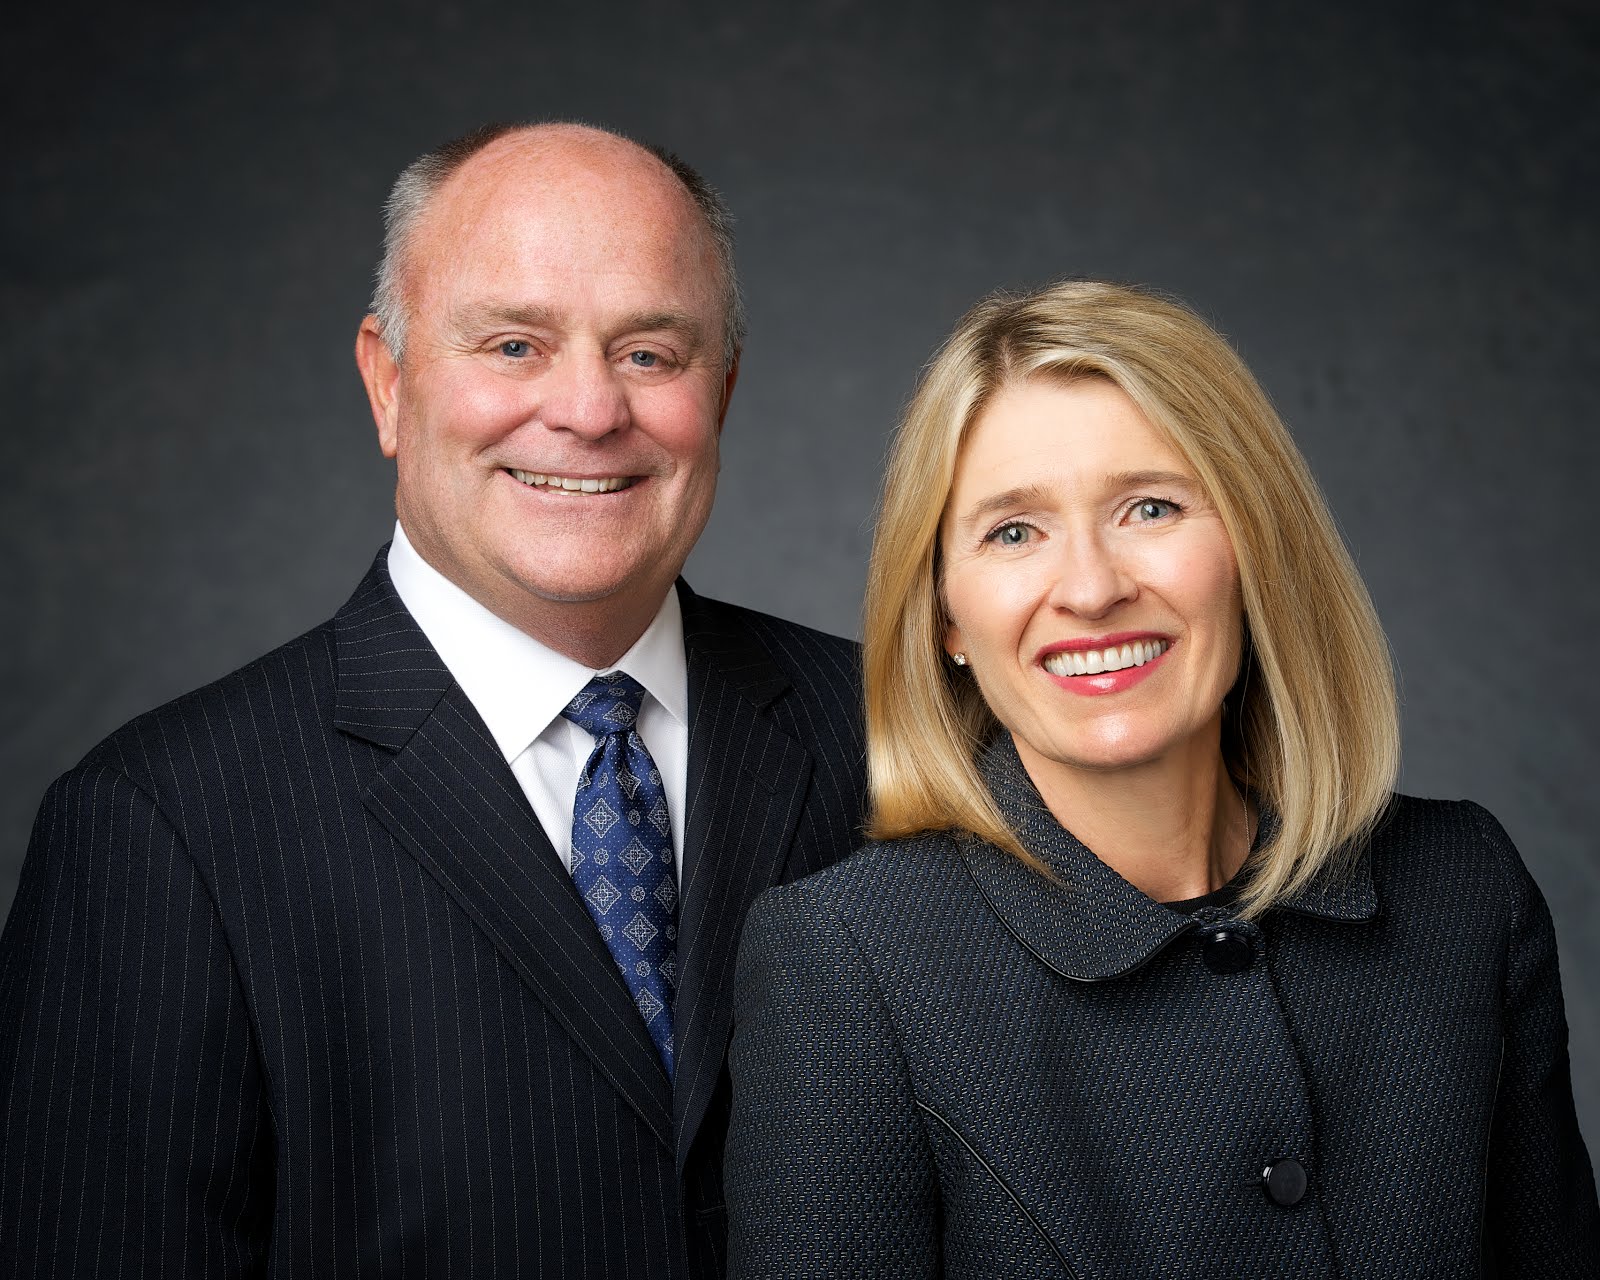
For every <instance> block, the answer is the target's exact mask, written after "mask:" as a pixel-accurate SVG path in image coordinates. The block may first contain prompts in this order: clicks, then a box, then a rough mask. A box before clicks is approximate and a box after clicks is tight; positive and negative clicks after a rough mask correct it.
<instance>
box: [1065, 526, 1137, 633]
mask: <svg viewBox="0 0 1600 1280" xmlns="http://www.w3.org/2000/svg"><path fill="white" fill-rule="evenodd" d="M1058 546H1059V551H1058V553H1057V562H1056V577H1055V581H1054V582H1053V583H1052V585H1051V589H1050V603H1051V605H1052V606H1053V607H1055V608H1057V609H1066V610H1069V611H1070V612H1072V613H1075V614H1077V615H1078V616H1079V617H1080V618H1085V619H1095V618H1103V617H1104V616H1105V615H1106V614H1108V613H1110V612H1111V610H1112V609H1113V608H1115V607H1116V606H1117V605H1119V604H1122V603H1124V602H1126V601H1129V600H1132V599H1133V598H1134V597H1135V596H1137V595H1138V594H1139V588H1138V583H1137V580H1136V578H1135V577H1134V575H1133V574H1132V573H1131V572H1130V571H1129V568H1128V566H1127V565H1126V564H1125V563H1124V562H1123V557H1122V556H1121V555H1119V554H1118V551H1117V548H1116V547H1115V546H1114V545H1112V544H1111V543H1110V542H1109V541H1108V540H1107V539H1105V538H1103V537H1100V536H1099V535H1097V534H1095V533H1091V532H1088V531H1085V532H1083V533H1081V534H1074V535H1070V536H1068V537H1065V538H1062V539H1060V541H1059V543H1058Z"/></svg>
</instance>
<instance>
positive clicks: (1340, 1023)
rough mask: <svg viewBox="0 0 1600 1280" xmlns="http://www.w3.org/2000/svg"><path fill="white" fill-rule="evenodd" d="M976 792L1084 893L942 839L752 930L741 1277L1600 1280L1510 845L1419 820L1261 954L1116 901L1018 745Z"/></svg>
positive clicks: (743, 973) (1453, 823)
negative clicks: (1291, 1176)
mask: <svg viewBox="0 0 1600 1280" xmlns="http://www.w3.org/2000/svg"><path fill="white" fill-rule="evenodd" d="M984 769H985V773H986V776H987V777H988V779H989V782H990V785H991V787H992V788H993V790H994V792H995V794H996V797H997V799H998V800H999V801H1000V803H1001V806H1002V808H1003V809H1004V810H1005V811H1006V812H1007V814H1008V816H1009V817H1010V818H1011V820H1012V821H1013V823H1014V824H1015V826H1016V829H1017V830H1018V831H1019V833H1020V834H1021V836H1022V838H1023V841H1024V844H1025V845H1026V846H1027V847H1028V848H1029V850H1030V851H1031V852H1033V853H1034V854H1036V855H1037V856H1038V857H1040V858H1041V859H1042V860H1043V861H1044V862H1046V863H1047V864H1048V865H1049V866H1051V867H1052V868H1053V869H1054V870H1055V871H1056V872H1057V873H1058V875H1059V877H1060V880H1061V883H1059V884H1053V883H1051V882H1050V881H1048V880H1046V879H1045V878H1044V877H1042V876H1040V875H1038V874H1037V873H1035V872H1032V871H1030V870H1029V869H1027V868H1026V867H1025V866H1023V865H1022V864H1021V863H1020V862H1019V861H1017V860H1016V859H1014V858H1011V857H1009V856H1008V855H1006V854H1003V853H1001V852H1000V851H998V850H995V849H993V848H991V847H988V846H985V845H979V844H974V843H971V842H958V841H957V840H954V839H952V838H950V837H947V836H942V835H932V836H926V837H921V838H916V839H909V840H903V841H897V842H894V843H890V844H883V845H876V846H869V847H868V848H867V849H866V850H864V851H862V852H860V853H858V854H857V855H856V856H854V857H853V858H851V859H849V860H847V861H846V862H844V863H842V864H840V865H839V866H837V867H835V868H833V869H831V870H829V871H825V872H822V873H821V874H819V875H817V876H814V877H811V878H809V879H807V880H804V881H802V882H800V883H797V884H794V885H790V886H787V887H784V888H781V889H776V890H773V891H771V892H769V893H768V894H766V895H765V896H764V897H763V898H762V899H761V900H760V901H759V902H758V903H757V904H756V906H755V908H754V909H753V910H752V912H751V915H750V919H749V923H748V925H747V929H746V934H745V939H744V945H743V949H742V952H741V956H740V963H739V972H738V977H737V981H736V988H735V1022H736V1027H735V1034H734V1044H733V1049H732V1055H731V1064H732V1071H733V1080H734V1109H733V1117H732V1124H731V1131H730V1135H729V1145H728V1157H727V1169H726V1178H727V1190H728V1203H729V1210H730V1214H731V1222H732V1227H731V1235H730V1251H731V1267H732V1272H733V1274H734V1275H736V1276H741V1277H780V1276H781V1277H799V1276H818V1275H827V1276H835V1277H854V1276H860V1277H867V1276H876V1277H883V1276H913V1275H915V1276H930V1275H944V1276H950V1277H957V1276H959V1277H978V1276H996V1275H1006V1276H1017V1277H1024V1276H1063V1275H1066V1276H1072V1277H1077V1280H1091V1278H1092V1280H1112V1278H1113V1277H1115V1278H1117V1280H1128V1278H1130V1277H1163V1278H1164V1280H1183V1278H1187V1277H1196V1278H1198V1277H1241V1276H1267V1275H1294V1276H1345V1277H1363V1278H1373V1280H1376V1278H1381V1277H1394V1278H1395V1280H1402V1278H1404V1280H1419V1278H1421V1277H1440V1278H1441V1280H1442V1278H1443V1277H1451V1278H1452V1280H1454V1278H1457V1277H1471V1276H1479V1275H1497V1276H1501V1277H1512V1276H1515V1277H1528V1278H1529V1280H1534V1278H1538V1280H1559V1278H1562V1277H1571V1278H1572V1280H1579V1278H1583V1280H1594V1277H1596V1276H1597V1275H1600V1220H1597V1211H1596V1202H1595V1189H1594V1179H1593V1174H1592V1172H1591V1169H1590V1165H1589V1161H1588V1158H1587V1155H1586V1153H1585V1151H1584V1148H1583V1145H1582V1141H1581V1139H1580V1137H1579V1134H1578V1130H1577V1124H1576V1120H1575V1117H1574V1114H1573V1108H1572V1097H1571V1083H1570V1077H1569V1072H1568V1065H1567V1054H1566V1026H1565V1022H1564V1020H1563V1014H1562V1005H1561V994H1560V986H1559V980H1558V976H1557V970H1556V953H1555V942H1554V936H1553V933H1552V929H1551V924H1550V918H1549V913H1548V911H1547V909H1546V907H1545V904H1544V902H1543V900H1542V899H1541V897H1540V896H1539V892H1538V889H1537V888H1536V887H1535V886H1534V884H1533V882H1532V880H1531V879H1530V878H1529V876H1528V874H1527V872H1526V870H1525V869H1524V868H1523V865H1522V863H1521V861H1520V859H1519V858H1518V856H1517V854H1516V851H1515V850H1514V849H1513V848H1512V846H1511V844H1510V842H1509V841H1508V840H1507V838H1506V836H1505V834H1504V832H1503V831H1502V830H1501V829H1500V827H1499V826H1498V824H1497V823H1496V822H1495V821H1494V819H1493V818H1492V817H1490V816H1489V815H1488V814H1487V813H1485V812H1484V811H1483V810H1482V809H1480V808H1478V807H1477V806H1475V805H1472V804H1467V803H1440V802H1433V801H1425V800H1416V799H1409V798H1403V797H1402V798H1397V800H1396V802H1395V804H1394V806H1393V808H1392V810H1391V812H1390V814H1389V816H1388V818H1387V820H1386V821H1385V823H1384V824H1383V826H1382V827H1381V829H1380V830H1379V831H1378V833H1377V835H1376V836H1375V837H1374V839H1373V841H1372V843H1371V846H1370V849H1369V850H1368V851H1367V853H1366V854H1365V855H1364V857H1363V859H1362V860H1361V861H1360V862H1359V863H1358V865H1357V867H1356V870H1355V872H1354V873H1353V874H1352V875H1350V876H1348V877H1347V878H1344V879H1342V880H1336V881H1335V880H1330V881H1325V882H1322V883H1319V884H1315V885H1313V886H1312V887H1311V888H1310V889H1308V890H1306V891H1305V892H1303V893H1301V894H1300V895H1298V896H1297V897H1295V898H1293V899H1291V900H1289V901H1287V902H1285V903H1283V904H1282V905H1281V906H1279V907H1276V908H1274V909H1273V910H1271V911H1270V912H1268V913H1267V914H1266V916H1265V917H1264V918H1263V919H1262V920H1261V921H1260V923H1259V924H1252V923H1249V922H1244V921H1241V920H1238V919H1236V918H1233V917H1232V916H1230V914H1229V912H1228V910H1227V909H1225V908H1214V907H1212V908H1203V909H1202V910H1201V911H1199V912H1198V913H1197V914H1196V915H1195V916H1193V917H1189V916H1183V915H1179V914H1178V913H1175V912H1173V911H1170V910H1168V909H1167V908H1165V907H1163V906H1161V905H1160V904H1158V903H1155V902H1152V901H1151V900H1150V899H1148V898H1147V897H1145V896H1144V895H1143V894H1141V893H1139V892H1138V891H1137V890H1136V889H1134V888H1133V887H1132V886H1131V885H1129V884H1127V882H1125V881H1123V880H1122V879H1121V878H1120V877H1118V876H1117V875H1116V874H1115V873H1113V872H1112V871H1111V870H1110V869H1109V868H1107V867H1106V866H1105V865H1104V864H1103V863H1101V862H1100V861H1099V860H1098V859H1096V858H1095V857H1094V856H1093V855H1092V854H1091V853H1090V852H1089V851H1088V850H1087V849H1085V848H1084V847H1083V846H1082V845H1081V844H1079V843H1078V842H1077V841H1076V840H1074V839H1073V838H1072V837H1071V835H1070V834H1068V833H1067V832H1066V831H1064V830H1063V829H1062V828H1061V827H1060V826H1059V824H1057V823H1056V822H1055V821H1054V819H1053V818H1051V817H1050V815H1049V813H1048V811H1047V810H1046V809H1045V808H1044V806H1043V804H1042V803H1041V802H1040V800H1039V798H1038V796H1037V793H1036V792H1035V791H1034V790H1033V788H1032V786H1031V785H1030V784H1029V782H1028V779H1027V776H1026V774H1025V773H1024V772H1023V771H1022V768H1021V765H1020V763H1019V762H1018V761H1017V758H1016V753H1015V750H1014V748H1012V746H1011V744H1010V742H1009V740H1008V739H1003V740H1001V741H1000V742H998V743H996V744H995V746H993V747H992V748H991V749H990V752H989V754H988V756H987V757H986V759H985V761H984ZM1218 933H1225V934H1227V935H1229V937H1230V938H1231V939H1233V940H1234V941H1232V942H1231V943H1230V945H1231V947H1232V948H1233V950H1232V951H1231V952H1230V953H1229V954H1230V955H1231V956H1232V958H1233V966H1234V967H1233V971H1226V970H1227V969H1228V967H1229V966H1227V965H1222V966H1221V969H1222V970H1223V971H1219V970H1218V967H1217V966H1215V965H1213V964H1208V963H1207V939H1209V938H1214V937H1215V936H1216V935H1217V934H1218ZM1241 940H1242V941H1241ZM1212 959H1213V960H1215V959H1216V956H1215V953H1213V955H1212ZM1285 1160H1293V1161H1297V1162H1298V1163H1299V1164H1300V1166H1301V1167H1302V1168H1303V1169H1304V1170H1305V1172H1306V1175H1307V1184H1306V1190H1305V1193H1304V1195H1303V1197H1302V1198H1300V1199H1299V1200H1298V1201H1297V1202H1295V1203H1292V1204H1288V1205H1284V1204H1279V1203H1276V1202H1275V1201H1274V1200H1273V1199H1272V1198H1270V1197H1269V1195H1268V1194H1267V1192H1266V1189H1265V1186H1264V1183H1263V1172H1264V1170H1265V1169H1266V1168H1267V1167H1268V1166H1269V1165H1273V1164H1278V1165H1279V1166H1280V1167H1281V1166H1282V1162H1283V1161H1285Z"/></svg>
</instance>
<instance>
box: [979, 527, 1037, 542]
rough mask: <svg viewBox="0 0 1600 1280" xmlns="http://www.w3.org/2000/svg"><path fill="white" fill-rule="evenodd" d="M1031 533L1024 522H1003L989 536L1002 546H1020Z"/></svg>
mask: <svg viewBox="0 0 1600 1280" xmlns="http://www.w3.org/2000/svg"><path fill="white" fill-rule="evenodd" d="M1032 533H1033V530H1031V529H1029V528H1028V526H1027V525H1025V524H1003V525H1001V526H1000V527H999V528H998V529H996V530H995V531H994V532H993V533H991V534H990V535H989V536H990V537H991V538H993V539H994V540H995V541H996V542H998V543H999V544H1000V545H1001V546H1002V547H1020V546H1021V545H1022V544H1023V543H1024V542H1026V541H1027V540H1028V538H1029V536H1030V535H1031V534H1032Z"/></svg>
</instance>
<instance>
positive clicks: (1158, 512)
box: [1133, 498, 1178, 520]
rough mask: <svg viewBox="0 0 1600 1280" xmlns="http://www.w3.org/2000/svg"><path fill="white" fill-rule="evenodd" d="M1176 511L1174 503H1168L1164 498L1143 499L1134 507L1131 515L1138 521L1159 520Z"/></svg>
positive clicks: (1176, 506) (1176, 505)
mask: <svg viewBox="0 0 1600 1280" xmlns="http://www.w3.org/2000/svg"><path fill="white" fill-rule="evenodd" d="M1177 509H1178V504H1177V503H1176V502H1168V501H1167V500H1166V499H1165V498H1144V499H1142V500H1141V501H1140V502H1139V503H1138V504H1137V505H1136V506H1135V507H1134V509H1133V513H1134V515H1136V516H1137V517H1138V518H1139V519H1140V520H1161V519H1163V518H1165V517H1166V516H1170V515H1171V514H1173V512H1175V511H1177Z"/></svg>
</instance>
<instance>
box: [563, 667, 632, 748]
mask: <svg viewBox="0 0 1600 1280" xmlns="http://www.w3.org/2000/svg"><path fill="white" fill-rule="evenodd" d="M643 702H644V686H643V685H641V684H640V683H639V682H638V681H637V680H635V679H634V678H633V677H632V676H630V675H628V674H627V673H626V672H623V671H613V672H610V673H609V674H607V675H603V676H595V678H594V679H592V680H591V681H589V683H588V684H586V685H584V686H583V690H582V692H580V693H579V694H578V696H577V697H576V698H574V699H573V700H572V701H571V702H569V703H567V705H566V706H565V707H563V708H562V709H561V714H562V715H564V716H566V718H567V719H568V720H570V721H572V723H573V724H575V725H577V726H578V728H580V729H582V730H584V731H585V732H586V733H589V734H592V735H593V736H594V737H596V738H604V737H605V736H606V735H608V734H612V733H625V732H627V731H628V730H629V729H631V728H633V727H634V725H636V724H637V723H638V721H639V706H640V704H641V703H643Z"/></svg>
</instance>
